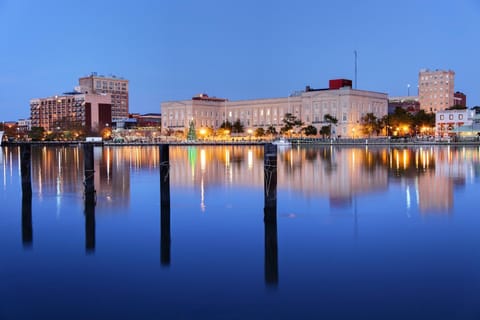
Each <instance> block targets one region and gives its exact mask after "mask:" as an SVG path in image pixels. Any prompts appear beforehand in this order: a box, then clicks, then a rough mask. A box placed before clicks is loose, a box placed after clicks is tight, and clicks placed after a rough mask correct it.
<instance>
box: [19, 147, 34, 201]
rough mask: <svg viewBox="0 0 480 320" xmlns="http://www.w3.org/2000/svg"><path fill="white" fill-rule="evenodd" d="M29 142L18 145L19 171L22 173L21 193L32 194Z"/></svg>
mask: <svg viewBox="0 0 480 320" xmlns="http://www.w3.org/2000/svg"><path fill="white" fill-rule="evenodd" d="M31 154H32V149H31V146H30V144H22V145H20V173H21V175H22V193H23V194H24V195H30V196H31V195H32V177H31V157H32V155H31Z"/></svg>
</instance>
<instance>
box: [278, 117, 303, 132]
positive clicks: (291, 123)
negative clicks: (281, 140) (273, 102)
mask: <svg viewBox="0 0 480 320" xmlns="http://www.w3.org/2000/svg"><path fill="white" fill-rule="evenodd" d="M282 122H283V127H281V128H280V132H281V133H283V134H285V133H287V132H289V131H290V130H292V129H293V128H295V127H296V128H298V127H301V126H303V122H302V121H301V120H299V119H297V117H296V116H294V115H293V114H291V113H285V116H284V117H283V119H282Z"/></svg>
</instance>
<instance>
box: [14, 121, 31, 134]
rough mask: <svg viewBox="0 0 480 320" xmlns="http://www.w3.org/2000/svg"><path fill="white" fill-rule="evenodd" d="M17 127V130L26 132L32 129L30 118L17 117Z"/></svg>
mask: <svg viewBox="0 0 480 320" xmlns="http://www.w3.org/2000/svg"><path fill="white" fill-rule="evenodd" d="M17 128H18V131H19V132H22V133H26V132H28V131H30V130H31V129H32V120H30V119H19V120H18V122H17Z"/></svg>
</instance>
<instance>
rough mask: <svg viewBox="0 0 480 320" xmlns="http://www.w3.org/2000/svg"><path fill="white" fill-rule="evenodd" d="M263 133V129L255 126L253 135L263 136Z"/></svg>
mask: <svg viewBox="0 0 480 320" xmlns="http://www.w3.org/2000/svg"><path fill="white" fill-rule="evenodd" d="M264 135H265V129H263V128H257V129H255V137H263V136H264Z"/></svg>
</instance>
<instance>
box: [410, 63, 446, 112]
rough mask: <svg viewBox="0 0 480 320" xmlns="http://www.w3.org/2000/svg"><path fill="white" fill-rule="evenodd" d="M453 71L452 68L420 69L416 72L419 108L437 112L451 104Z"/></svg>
mask: <svg viewBox="0 0 480 320" xmlns="http://www.w3.org/2000/svg"><path fill="white" fill-rule="evenodd" d="M454 82H455V72H453V71H452V70H448V71H445V70H435V71H430V70H428V69H422V70H420V72H419V74H418V97H419V101H420V109H422V110H425V112H437V111H441V110H445V109H446V108H449V107H451V106H453V105H454V104H455V103H454V94H455V90H454Z"/></svg>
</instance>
